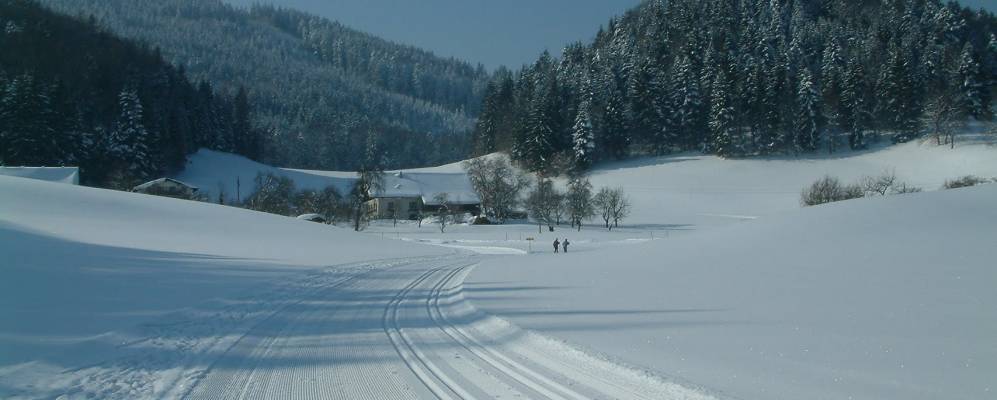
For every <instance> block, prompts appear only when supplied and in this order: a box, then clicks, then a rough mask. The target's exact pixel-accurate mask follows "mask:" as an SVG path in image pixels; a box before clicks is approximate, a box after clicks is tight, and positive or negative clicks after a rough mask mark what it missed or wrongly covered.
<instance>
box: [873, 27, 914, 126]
mask: <svg viewBox="0 0 997 400" xmlns="http://www.w3.org/2000/svg"><path fill="white" fill-rule="evenodd" d="M909 58H910V57H909V54H906V52H904V51H903V49H901V48H900V47H899V46H897V45H893V46H891V47H890V50H889V55H888V59H887V62H886V64H885V65H883V69H882V72H881V73H880V78H879V82H878V84H877V90H876V92H877V93H876V95H877V97H878V98H879V104H878V109H879V112H878V114H879V118H880V119H882V120H883V121H885V126H886V128H887V129H892V130H893V131H894V135H893V141H894V142H897V143H903V142H907V141H910V140H912V139H914V138H915V137H917V135H918V133H919V131H920V123H919V118H920V115H921V108H920V107H921V105H920V102H919V99H918V98H917V88H916V87H915V83H914V76H913V74H914V72H913V69H912V68H911V62H910V59H909Z"/></svg>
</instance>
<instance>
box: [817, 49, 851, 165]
mask: <svg viewBox="0 0 997 400" xmlns="http://www.w3.org/2000/svg"><path fill="white" fill-rule="evenodd" d="M843 64H844V61H843V60H842V58H841V46H839V45H838V43H837V41H835V40H833V39H832V40H831V43H830V45H829V46H827V47H826V48H825V49H824V56H823V63H822V64H821V78H822V80H821V92H822V93H821V94H822V101H821V104H822V105H823V117H824V121H827V127H826V129H825V130H826V131H827V152H828V154H831V153H834V150H835V147H836V146H837V136H838V133H839V132H840V131H842V130H844V129H846V125H847V124H848V123H847V122H846V121H845V119H846V118H847V116H846V111H845V110H844V105H843V103H842V99H841V98H842V91H843V89H842V85H843V82H842V81H843V77H842V74H843V71H842V69H843V66H844V65H843Z"/></svg>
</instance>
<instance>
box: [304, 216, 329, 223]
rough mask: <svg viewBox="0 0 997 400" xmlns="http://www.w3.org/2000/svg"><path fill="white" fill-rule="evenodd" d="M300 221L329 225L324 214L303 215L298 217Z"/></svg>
mask: <svg viewBox="0 0 997 400" xmlns="http://www.w3.org/2000/svg"><path fill="white" fill-rule="evenodd" d="M298 219H300V220H302V221H309V222H316V223H320V224H325V223H328V222H329V221H328V220H327V219H325V216H323V215H322V214H302V215H299V216H298Z"/></svg>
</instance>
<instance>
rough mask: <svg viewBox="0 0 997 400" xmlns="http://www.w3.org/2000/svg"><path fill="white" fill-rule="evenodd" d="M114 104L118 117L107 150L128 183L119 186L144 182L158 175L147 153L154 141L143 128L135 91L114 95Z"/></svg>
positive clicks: (153, 161)
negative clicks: (138, 181)
mask: <svg viewBox="0 0 997 400" xmlns="http://www.w3.org/2000/svg"><path fill="white" fill-rule="evenodd" d="M118 104H119V107H120V109H121V115H120V117H119V118H118V122H117V124H116V126H115V129H114V131H113V132H112V133H111V139H110V141H109V142H110V146H109V150H110V155H111V157H112V158H113V159H114V160H115V161H117V162H118V163H119V166H120V168H122V171H120V172H121V173H123V174H124V176H125V177H126V179H128V181H127V182H120V183H121V184H130V183H134V181H133V179H137V180H144V179H147V178H149V177H150V176H151V175H152V174H154V173H156V172H158V171H157V168H156V162H155V159H154V158H153V157H154V155H153V154H152V152H151V144H152V143H153V142H154V139H153V137H152V135H151V134H150V133H149V131H148V130H147V129H146V128H145V123H144V120H143V110H142V103H141V101H140V100H139V96H138V91H137V90H136V89H134V88H125V89H124V90H122V91H121V93H120V94H119V95H118Z"/></svg>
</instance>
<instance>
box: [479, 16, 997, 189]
mask: <svg viewBox="0 0 997 400" xmlns="http://www.w3.org/2000/svg"><path fill="white" fill-rule="evenodd" d="M995 33H997V20H995V18H994V16H993V14H990V13H988V12H985V11H982V10H981V11H972V10H968V9H965V8H961V7H960V6H959V5H958V4H956V3H948V4H942V3H940V2H939V1H937V0H886V1H870V0H867V1H845V0H827V1H805V0H707V1H700V0H672V1H662V0H652V1H648V2H645V3H642V4H641V5H640V6H639V7H637V8H635V9H634V10H632V11H630V12H628V13H627V14H626V15H624V16H623V17H621V18H619V19H613V20H611V21H610V22H609V24H608V26H606V27H605V29H601V30H600V31H599V32H598V34H597V36H596V37H595V40H594V42H592V43H591V44H588V45H583V44H581V43H577V44H573V45H570V46H568V47H567V48H565V50H564V53H563V56H562V57H561V58H560V59H557V58H554V57H551V56H550V55H549V54H546V53H545V54H543V55H542V56H541V57H540V58H539V59H538V60H537V61H536V62H535V63H533V64H531V65H526V66H524V67H523V68H522V69H520V70H519V71H516V72H512V71H508V70H500V71H498V72H497V73H496V74H495V76H494V79H493V80H492V81H491V82H490V83H489V84H488V85H487V87H486V91H485V99H484V103H483V106H482V113H481V115H480V118H479V120H478V122H477V126H476V129H475V133H474V151H475V152H476V153H477V154H485V153H490V152H493V151H509V152H510V153H511V155H512V157H513V158H514V159H515V160H517V161H519V162H520V163H522V164H523V165H525V166H526V167H528V168H529V169H531V170H534V171H542V172H547V173H552V174H560V173H570V172H578V171H584V170H585V169H586V168H588V167H589V166H590V165H591V164H592V163H594V162H597V161H599V160H607V159H620V158H625V157H628V156H633V155H660V154H665V153H670V152H675V151H689V150H695V151H703V152H706V153H711V154H717V155H720V156H723V157H743V156H751V155H766V154H806V153H814V152H817V151H827V152H835V151H838V150H840V149H843V148H852V149H860V148H863V147H865V146H866V145H867V144H868V143H869V142H870V141H876V140H879V138H880V137H885V138H889V139H891V140H893V141H894V142H905V141H909V140H912V139H914V138H917V137H919V136H921V135H925V134H928V135H936V136H937V137H938V139H937V140H938V142H939V143H941V142H942V140H943V139H942V138H943V137H945V136H946V135H949V136H951V132H952V131H953V130H956V129H958V126H959V124H960V123H963V122H965V121H967V120H968V119H970V118H975V119H977V120H989V119H991V118H992V117H993V116H992V115H991V114H992V97H993V92H994V86H995V83H997V37H995Z"/></svg>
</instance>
